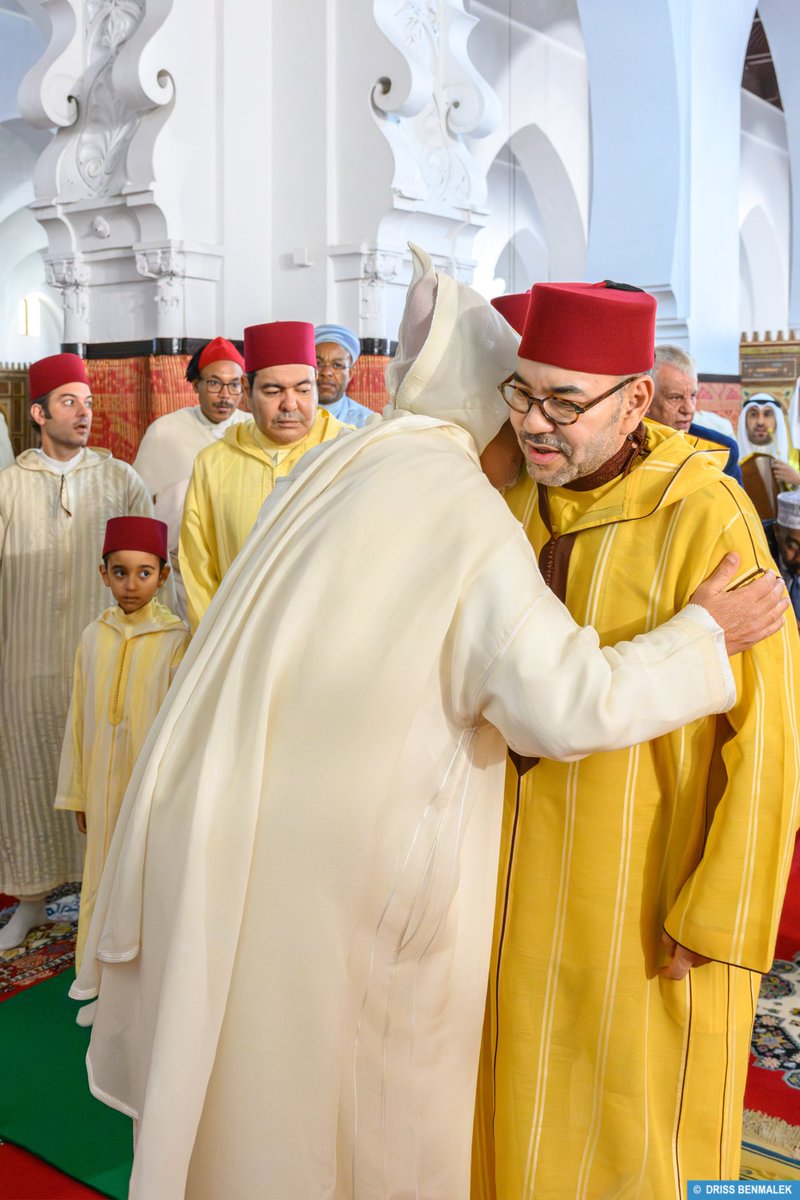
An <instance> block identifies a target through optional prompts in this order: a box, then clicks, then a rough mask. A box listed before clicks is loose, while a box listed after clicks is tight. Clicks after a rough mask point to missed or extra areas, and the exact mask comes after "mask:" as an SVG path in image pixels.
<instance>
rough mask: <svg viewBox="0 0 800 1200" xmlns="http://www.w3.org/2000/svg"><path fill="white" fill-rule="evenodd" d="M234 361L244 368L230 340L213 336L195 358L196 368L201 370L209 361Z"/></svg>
mask: <svg viewBox="0 0 800 1200" xmlns="http://www.w3.org/2000/svg"><path fill="white" fill-rule="evenodd" d="M215 362H235V363H238V364H239V366H240V367H241V368H242V370H244V359H243V358H242V356H241V354H240V353H239V351H238V350H237V349H236V347H235V346H234V345H233V343H232V342H229V341H227V339H226V338H214V340H213V342H209V343H208V345H207V346H205V347H204V348H203V350H202V353H201V354H200V357H199V358H198V360H197V369H198V371H202V369H203V367H207V366H208V364H209V363H215Z"/></svg>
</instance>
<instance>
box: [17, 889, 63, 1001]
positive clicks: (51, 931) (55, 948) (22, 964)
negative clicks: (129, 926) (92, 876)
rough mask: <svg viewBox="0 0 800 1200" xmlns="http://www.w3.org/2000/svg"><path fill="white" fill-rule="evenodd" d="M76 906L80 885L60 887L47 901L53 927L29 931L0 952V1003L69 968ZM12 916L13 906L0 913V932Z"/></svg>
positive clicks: (41, 927) (41, 926)
mask: <svg viewBox="0 0 800 1200" xmlns="http://www.w3.org/2000/svg"><path fill="white" fill-rule="evenodd" d="M79 905H80V884H78V883H65V884H62V886H61V887H58V888H56V889H55V891H53V892H51V894H50V896H49V897H48V899H47V905H46V909H47V915H48V917H50V918H51V920H52V922H53V924H52V925H40V926H39V927H38V929H32V930H31V931H30V933H29V934H28V936H27V937H26V938H25V941H24V942H23V943H22V945H20V946H15V947H14V949H13V950H3V951H0V1001H1V1000H7V999H8V998H9V996H13V995H15V994H16V993H17V992H20V991H22V989H23V988H27V987H30V986H31V985H32V984H34V983H41V981H42V980H43V979H49V978H50V977H51V976H52V975H57V974H58V973H59V971H64V970H66V968H67V967H71V966H72V964H73V961H74V958H75V922H76V921H77V920H78V908H79ZM13 912H14V904H13V903H12V905H11V906H10V907H6V908H4V909H3V910H2V911H1V912H0V928H2V926H3V925H5V923H6V921H8V920H9V918H10V917H11V915H12V913H13Z"/></svg>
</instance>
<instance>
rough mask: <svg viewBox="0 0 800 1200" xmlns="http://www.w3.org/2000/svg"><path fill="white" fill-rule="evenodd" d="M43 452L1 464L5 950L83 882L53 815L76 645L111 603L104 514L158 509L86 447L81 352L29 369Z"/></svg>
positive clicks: (64, 821)
mask: <svg viewBox="0 0 800 1200" xmlns="http://www.w3.org/2000/svg"><path fill="white" fill-rule="evenodd" d="M29 381H30V395H31V397H32V401H31V419H32V420H33V421H34V423H35V424H36V425H38V427H39V429H40V431H41V437H42V446H41V449H40V450H25V451H23V453H22V454H20V455H19V456H18V458H17V460H16V462H15V463H14V465H13V466H10V467H8V468H7V469H6V470H4V471H1V472H0V891H2V892H6V893H7V894H8V895H10V896H16V897H18V898H19V901H20V903H19V905H18V906H17V908H16V910H15V912H14V913H13V915H12V917H11V919H10V920H9V921H8V923H7V924H6V925H5V926H4V927H3V929H1V930H0V950H9V949H11V948H12V947H14V946H17V945H19V943H20V942H22V941H23V939H24V938H25V935H26V934H27V933H28V931H29V930H30V929H33V928H35V927H36V926H37V925H41V924H43V923H44V922H45V921H46V920H47V915H46V913H45V905H44V901H45V897H46V895H47V893H48V892H49V891H52V889H53V888H54V887H57V886H59V884H62V883H67V882H71V881H73V880H79V879H80V878H81V872H82V869H83V854H84V845H83V839H82V837H81V835H80V834H79V833H78V831H77V828H76V825H75V822H74V820H73V819H72V817H71V815H70V814H69V813H56V812H54V811H53V802H54V800H55V796H56V781H57V778H58V763H59V759H60V757H61V744H62V742H63V739H64V727H65V725H66V720H67V711H68V709H69V702H70V696H71V693H72V671H73V664H74V660H75V651H76V649H77V646H78V641H79V640H80V636H81V634H82V632H83V630H84V628H85V626H86V625H88V624H89V622H90V621H93V620H94V619H95V617H97V616H98V614H99V613H101V612H102V611H103V609H104V608H105V607H106V604H107V600H106V595H107V593H106V589H105V587H104V585H103V581H102V579H101V578H100V575H99V573H98V570H97V567H98V563H99V562H100V557H101V550H102V547H103V536H104V533H105V527H106V521H108V519H109V518H110V517H122V516H127V515H128V514H137V515H141V516H152V515H153V506H152V504H151V502H150V498H149V496H148V495H147V489H146V488H145V486H144V484H143V483H142V481H141V479H140V478H139V476H138V475H137V474H136V472H135V471H134V470H133V468H132V467H130V466H129V465H128V463H125V462H120V461H119V459H116V458H112V456H111V452H110V451H108V450H96V449H89V448H88V447H87V445H86V443H87V442H88V440H89V434H90V431H91V428H92V393H91V388H90V386H89V380H88V377H87V375H86V369H85V367H84V365H83V360H82V359H81V358H79V357H78V356H77V355H76V354H54V355H51V356H50V357H48V358H43V359H40V360H39V362H35V363H33V364H32V365H31V367H30V370H29Z"/></svg>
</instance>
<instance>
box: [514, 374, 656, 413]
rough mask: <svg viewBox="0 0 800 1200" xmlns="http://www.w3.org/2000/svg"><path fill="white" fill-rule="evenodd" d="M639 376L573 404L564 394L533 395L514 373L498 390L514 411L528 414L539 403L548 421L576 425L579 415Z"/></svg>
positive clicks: (629, 377) (630, 377)
mask: <svg viewBox="0 0 800 1200" xmlns="http://www.w3.org/2000/svg"><path fill="white" fill-rule="evenodd" d="M638 378H639V376H638V375H629V376H628V378H627V379H623V380H622V382H621V383H615V384H614V386H613V387H612V388H609V389H608V391H607V392H603V394H602V396H597V397H596V398H595V399H594V400H590V401H589V403H588V404H573V403H572V401H571V400H565V399H564V398H563V397H562V396H533V395H531V393H530V392H529V391H528V389H527V388H525V387H523V386H522V385H521V384H519V383H516V382H515V381H514V376H513V375H509V377H508V379H504V380H503V382H502V383H498V385H497V390H498V391H499V393H500V395H501V396H502V397H503V399H504V400H505V402H506V404H507V405H508V407H509V408H512V409H513V410H514V412H518V413H525V414H526V415H527V414H528V413H529V412H530V411H531V409H532V407H533V405H534V404H538V406H539V408H540V409H541V410H542V412H543V413H544V415H545V416H546V417H547V419H548V421H552V422H553V424H554V425H574V424H575V422H576V421H577V419H578V417H582V416H583V414H584V413H585V412H588V411H589V409H590V408H594V406H595V404H599V403H600V401H601V400H607V399H608V397H609V396H613V395H614V392H618V391H620V389H621V388H624V387H625V386H626V385H627V384H629V383H632V382H633V380H634V379H638Z"/></svg>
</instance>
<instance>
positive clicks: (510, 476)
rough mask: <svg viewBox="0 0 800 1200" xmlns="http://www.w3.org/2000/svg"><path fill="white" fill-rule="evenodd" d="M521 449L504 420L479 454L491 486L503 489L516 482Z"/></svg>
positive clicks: (509, 426)
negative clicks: (499, 428)
mask: <svg viewBox="0 0 800 1200" xmlns="http://www.w3.org/2000/svg"><path fill="white" fill-rule="evenodd" d="M522 461H523V459H522V451H521V449H520V445H519V440H518V438H517V435H516V433H515V432H514V428H513V426H512V424H511V422H510V421H506V422H505V424H504V425H503V427H502V428H501V430H500V432H499V433H498V434H496V435H495V436H494V437H493V438H492V440H491V441H490V442H489V445H488V446H487V447H486V449H485V450H484V452H483V454H482V455H481V468H482V470H483V473H484V475H485V476H486V478H487V479H488V480H489V483H491V485H492V487H496V488H498V490H499V491H503V490H504V489H505V488H507V487H511V485H512V484H514V483H516V482H517V479H518V478H519V473H520V470H521V469H522Z"/></svg>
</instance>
